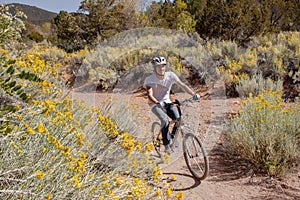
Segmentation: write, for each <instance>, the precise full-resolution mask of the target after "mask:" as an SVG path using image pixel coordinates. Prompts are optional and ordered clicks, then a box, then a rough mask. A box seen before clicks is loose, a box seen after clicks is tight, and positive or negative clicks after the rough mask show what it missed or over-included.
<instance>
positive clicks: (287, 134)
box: [226, 91, 300, 175]
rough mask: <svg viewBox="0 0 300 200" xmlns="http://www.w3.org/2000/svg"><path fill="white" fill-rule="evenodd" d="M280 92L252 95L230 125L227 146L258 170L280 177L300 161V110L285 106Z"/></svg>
mask: <svg viewBox="0 0 300 200" xmlns="http://www.w3.org/2000/svg"><path fill="white" fill-rule="evenodd" d="M281 95H282V93H281V92H280V91H263V92H261V93H260V94H259V95H258V96H255V97H254V96H252V95H251V94H250V97H249V99H247V100H245V101H244V103H243V107H242V110H241V111H240V113H239V114H238V115H237V116H236V117H234V118H233V119H232V121H230V123H229V125H228V129H227V131H226V138H227V144H228V147H229V148H230V149H232V150H233V151H234V152H235V153H237V154H238V155H239V156H240V157H241V158H243V159H246V160H248V161H250V162H251V163H252V164H253V165H254V166H255V167H256V168H257V169H258V170H261V171H262V172H266V173H268V174H270V175H278V174H281V173H283V172H284V171H285V170H286V169H289V168H290V167H292V166H293V165H294V164H296V163H297V160H299V158H300V157H299V155H300V154H299V153H300V146H299V139H300V138H299V134H300V132H299V130H300V107H299V105H298V104H287V105H286V104H284V103H283V101H282V99H281Z"/></svg>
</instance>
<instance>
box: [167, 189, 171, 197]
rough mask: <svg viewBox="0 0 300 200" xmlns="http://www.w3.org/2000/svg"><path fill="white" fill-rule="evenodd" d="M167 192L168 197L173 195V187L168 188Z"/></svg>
mask: <svg viewBox="0 0 300 200" xmlns="http://www.w3.org/2000/svg"><path fill="white" fill-rule="evenodd" d="M166 194H167V196H168V197H171V196H172V189H171V188H167V190H166Z"/></svg>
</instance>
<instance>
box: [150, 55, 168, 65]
mask: <svg viewBox="0 0 300 200" xmlns="http://www.w3.org/2000/svg"><path fill="white" fill-rule="evenodd" d="M166 64H167V60H166V58H165V57H162V56H158V57H155V58H153V59H152V65H153V66H154V67H155V66H157V65H166Z"/></svg>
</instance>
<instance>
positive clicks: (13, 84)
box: [8, 81, 17, 88]
mask: <svg viewBox="0 0 300 200" xmlns="http://www.w3.org/2000/svg"><path fill="white" fill-rule="evenodd" d="M16 83H17V82H16V81H13V82H10V83H9V84H8V86H9V87H10V88H13V87H15V85H16Z"/></svg>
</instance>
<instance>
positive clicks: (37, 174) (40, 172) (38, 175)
mask: <svg viewBox="0 0 300 200" xmlns="http://www.w3.org/2000/svg"><path fill="white" fill-rule="evenodd" d="M44 175H45V173H44V172H42V171H40V170H38V171H37V172H36V177H37V178H38V179H39V180H41V179H42V178H43V177H44Z"/></svg>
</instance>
